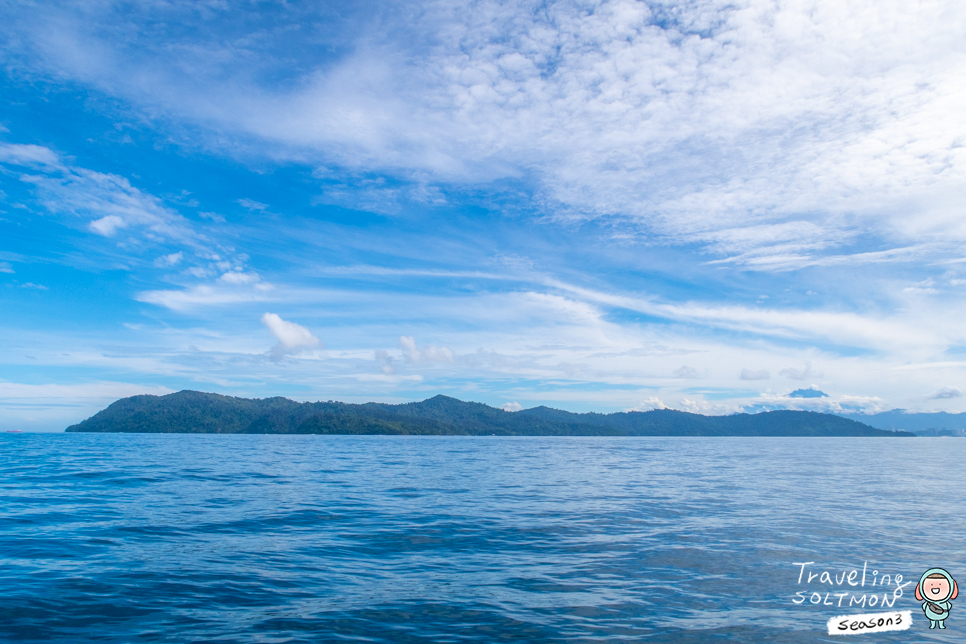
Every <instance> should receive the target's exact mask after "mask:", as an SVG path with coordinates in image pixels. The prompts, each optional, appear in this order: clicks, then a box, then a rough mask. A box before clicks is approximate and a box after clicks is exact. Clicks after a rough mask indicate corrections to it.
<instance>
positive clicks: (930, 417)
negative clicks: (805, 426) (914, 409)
mask: <svg viewBox="0 0 966 644" xmlns="http://www.w3.org/2000/svg"><path fill="white" fill-rule="evenodd" d="M838 415H839V416H842V417H843V418H848V419H850V420H854V421H856V422H860V423H864V424H866V425H869V426H871V427H877V428H879V429H887V430H904V431H908V432H914V433H916V434H919V435H921V436H957V435H962V433H963V432H964V431H966V413H960V414H948V413H946V412H944V411H940V412H934V413H926V414H919V413H907V412H906V411H905V410H904V409H893V410H892V411H883V412H879V413H878V414H838Z"/></svg>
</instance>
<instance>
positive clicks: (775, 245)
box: [0, 0, 966, 430]
mask: <svg viewBox="0 0 966 644" xmlns="http://www.w3.org/2000/svg"><path fill="white" fill-rule="evenodd" d="M0 6H2V7H3V9H2V12H3V17H4V20H3V21H2V24H0V44H2V47H0V58H2V66H0V70H2V71H0V109H2V111H0V240H2V241H0V297H2V300H0V310H2V317H0V331H2V333H0V369H2V371H0V429H37V430H59V429H63V427H65V426H66V425H67V424H70V423H73V422H77V421H79V420H81V419H83V418H85V417H87V416H88V415H90V414H91V413H93V412H95V411H97V410H98V409H100V408H102V407H104V406H106V405H107V404H109V403H110V402H112V401H113V400H115V399H117V398H119V397H122V396H127V395H133V394H138V393H166V392H170V391H177V390H180V389H185V388H190V389H198V390H203V391H215V392H219V393H226V394H232V395H239V396H258V397H263V396H271V395H284V396H289V397H292V398H294V399H298V400H319V399H321V400H328V399H334V400H345V401H351V402H363V401H369V400H378V401H387V402H404V401H410V400H420V399H423V398H426V397H429V396H432V395H435V394H437V393H444V394H448V395H452V396H455V397H458V398H461V399H464V400H477V401H481V402H486V403H489V404H492V405H495V406H506V408H508V409H518V408H520V407H530V406H534V405H539V404H546V405H550V406H554V407H558V408H563V409H569V410H573V411H588V410H595V411H605V412H609V411H617V410H628V409H651V408H655V407H662V406H667V407H673V408H676V409H685V410H690V411H696V412H701V413H713V414H721V413H732V412H734V411H740V410H747V411H754V410H760V409H771V408H797V409H815V410H832V411H836V410H862V411H868V412H874V411H878V410H884V409H892V408H897V407H898V408H905V409H910V410H917V411H940V410H945V411H964V410H966V399H964V397H963V390H964V389H966V382H964V374H966V370H964V367H966V325H964V324H963V322H962V321H963V320H964V319H966V305H964V301H966V300H964V295H966V251H964V242H966V216H964V215H966V212H964V208H966V207H964V203H966V200H964V197H966V181H964V180H966V120H964V119H963V117H962V105H963V104H964V102H966V43H964V42H963V39H962V37H961V36H962V33H963V32H964V28H966V6H961V5H959V4H957V3H948V2H947V3H942V2H922V3H908V2H888V1H874V2H873V1H868V2H860V1H855V2H787V3H781V4H775V3H771V2H760V1H751V0H748V1H743V2H733V1H729V2H715V1H706V2H702V1H697V2H694V1H692V2H682V3H674V2H651V3H647V2H629V1H612V2H579V1H577V2H554V3H548V2H525V1H524V2H520V1H517V2H492V1H476V2H449V1H442V0H440V1H427V2H406V3H393V2H379V1H376V2H356V3H324V2H313V3H296V2H287V3H282V2H254V1H251V2H236V3H233V2H222V1H211V2H178V1H175V0H171V1H155V2H151V1H147V2H137V3H125V2H108V1H99V2H62V3H57V5H56V6H52V5H50V4H48V3H35V2H17V1H4V2H3V3H2V5H0ZM809 387H814V388H817V389H820V390H822V391H823V392H826V393H827V394H828V397H816V398H798V397H789V396H788V394H789V393H790V392H792V391H793V390H796V389H801V388H809Z"/></svg>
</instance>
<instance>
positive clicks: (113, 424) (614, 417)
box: [66, 391, 915, 437]
mask: <svg viewBox="0 0 966 644" xmlns="http://www.w3.org/2000/svg"><path fill="white" fill-rule="evenodd" d="M66 431H68V432H135V433H192V434H411V435H468V436H491V435H495V436H889V437H897V436H915V434H912V433H910V432H905V431H887V430H882V429H875V428H873V427H869V426H868V425H864V424H862V423H860V422H857V421H854V420H850V419H847V418H842V417H840V416H834V415H832V414H822V413H816V412H808V411H769V412H761V413H757V414H732V415H730V416H703V415H701V414H692V413H688V412H683V411H675V410H672V409H655V410H652V411H643V412H640V411H630V412H615V413H611V414H600V413H593V412H591V413H582V414H580V413H572V412H568V411H562V410H559V409H551V408H549V407H543V406H541V407H533V408H531V409H524V410H521V411H516V412H509V411H504V410H502V409H498V408H495V407H490V406H489V405H485V404H483V403H476V402H464V401H462V400H457V399H456V398H451V397H449V396H442V395H439V396H434V397H433V398H429V399H428V400H424V401H422V402H414V403H405V404H399V405H391V404H385V403H365V404H351V403H343V402H335V401H331V400H330V401H328V402H314V403H312V402H304V403H300V402H296V401H294V400H289V399H288V398H281V397H276V398H261V399H258V398H255V399H251V398H235V397H232V396H223V395H220V394H213V393H205V392H201V391H179V392H178V393H173V394H168V395H165V396H147V395H145V396H131V397H129V398H122V399H121V400H118V401H117V402H115V403H113V404H111V405H110V406H109V407H107V408H106V409H104V410H102V411H100V412H98V413H96V414H94V415H93V416H91V417H90V418H88V419H87V420H85V421H82V422H80V423H78V424H76V425H72V426H70V427H68V428H67V430H66Z"/></svg>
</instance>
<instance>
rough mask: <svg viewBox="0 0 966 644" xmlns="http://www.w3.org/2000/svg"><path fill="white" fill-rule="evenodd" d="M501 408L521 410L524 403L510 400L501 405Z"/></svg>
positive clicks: (504, 409)
mask: <svg viewBox="0 0 966 644" xmlns="http://www.w3.org/2000/svg"><path fill="white" fill-rule="evenodd" d="M500 409H502V410H503V411H520V410H521V409H523V405H521V404H520V403H518V402H516V401H514V402H508V403H503V404H502V405H500Z"/></svg>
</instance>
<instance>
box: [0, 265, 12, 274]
mask: <svg viewBox="0 0 966 644" xmlns="http://www.w3.org/2000/svg"><path fill="white" fill-rule="evenodd" d="M13 272H14V270H13V266H11V265H10V262H0V273H13Z"/></svg>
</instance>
